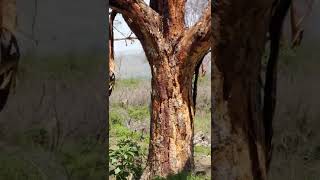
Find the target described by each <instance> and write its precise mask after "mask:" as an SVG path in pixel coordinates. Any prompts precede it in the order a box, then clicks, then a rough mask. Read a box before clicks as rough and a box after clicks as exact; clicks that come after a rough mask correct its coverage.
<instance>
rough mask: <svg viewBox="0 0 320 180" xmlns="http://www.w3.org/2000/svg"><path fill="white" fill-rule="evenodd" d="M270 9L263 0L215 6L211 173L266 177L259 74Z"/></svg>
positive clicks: (220, 178)
mask: <svg viewBox="0 0 320 180" xmlns="http://www.w3.org/2000/svg"><path fill="white" fill-rule="evenodd" d="M240 9H242V10H240ZM270 10H271V4H270V3H266V2H264V1H263V0H260V1H254V2H253V1H241V2H240V1H239V2H238V1H233V2H232V3H224V2H221V1H219V2H217V3H216V4H215V6H214V7H213V47H212V49H213V60H214V61H213V66H212V67H213V70H212V72H213V74H212V78H213V82H212V91H213V92H212V97H213V102H212V104H213V109H212V110H213V112H212V113H213V121H212V123H213V124H212V127H213V128H212V133H211V134H212V136H213V137H212V147H213V149H212V156H213V161H212V162H213V164H212V168H213V169H212V171H213V172H212V179H215V180H231V179H232V180H266V179H267V167H266V166H267V162H266V154H267V152H268V149H266V143H265V129H264V125H263V117H262V102H261V97H262V96H261V91H262V86H261V84H260V83H259V82H260V81H259V78H260V70H261V57H262V54H263V52H264V48H265V44H266V40H267V39H266V34H267V31H268V25H269V23H268V22H269V18H270V12H271V11H270Z"/></svg>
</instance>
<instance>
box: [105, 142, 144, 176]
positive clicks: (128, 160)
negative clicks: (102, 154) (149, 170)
mask: <svg viewBox="0 0 320 180" xmlns="http://www.w3.org/2000/svg"><path fill="white" fill-rule="evenodd" d="M117 146H118V149H116V150H112V149H110V150H109V163H110V164H111V166H112V167H113V169H112V170H111V171H110V172H109V174H110V175H114V176H115V177H116V179H117V180H124V179H126V178H127V177H129V176H130V175H132V176H133V179H139V177H140V176H141V174H142V167H141V164H142V156H143V154H142V153H141V152H142V151H141V149H140V146H139V145H138V144H137V143H136V142H134V141H132V140H131V139H129V138H125V139H121V140H120V141H119V142H118V144H117Z"/></svg>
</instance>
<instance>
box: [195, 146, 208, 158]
mask: <svg viewBox="0 0 320 180" xmlns="http://www.w3.org/2000/svg"><path fill="white" fill-rule="evenodd" d="M194 152H195V153H196V154H203V155H208V156H209V155H210V154H211V149H210V147H204V146H195V147H194Z"/></svg>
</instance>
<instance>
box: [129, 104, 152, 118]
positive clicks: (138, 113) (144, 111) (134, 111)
mask: <svg viewBox="0 0 320 180" xmlns="http://www.w3.org/2000/svg"><path fill="white" fill-rule="evenodd" d="M128 114H129V117H130V118H131V119H135V120H144V119H145V118H149V117H150V115H149V114H150V113H149V109H148V107H147V106H137V107H130V108H129V109H128Z"/></svg>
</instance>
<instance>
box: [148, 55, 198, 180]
mask: <svg viewBox="0 0 320 180" xmlns="http://www.w3.org/2000/svg"><path fill="white" fill-rule="evenodd" d="M162 57H163V56H162ZM169 59H174V57H165V58H163V60H161V61H157V62H159V64H153V65H152V82H151V83H152V93H151V101H152V112H151V128H150V135H151V136H150V146H149V155H148V164H147V169H146V171H145V173H144V175H143V178H142V179H149V178H151V177H154V176H161V177H166V176H168V175H170V174H176V173H179V172H181V171H183V170H190V169H191V168H192V165H193V141H192V139H193V126H194V125H193V119H194V108H193V100H192V77H193V74H192V73H190V72H188V71H185V70H183V68H182V67H180V66H179V65H175V66H174V65H172V64H171V63H170V62H174V61H170V60H169ZM168 60H169V61H168Z"/></svg>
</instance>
